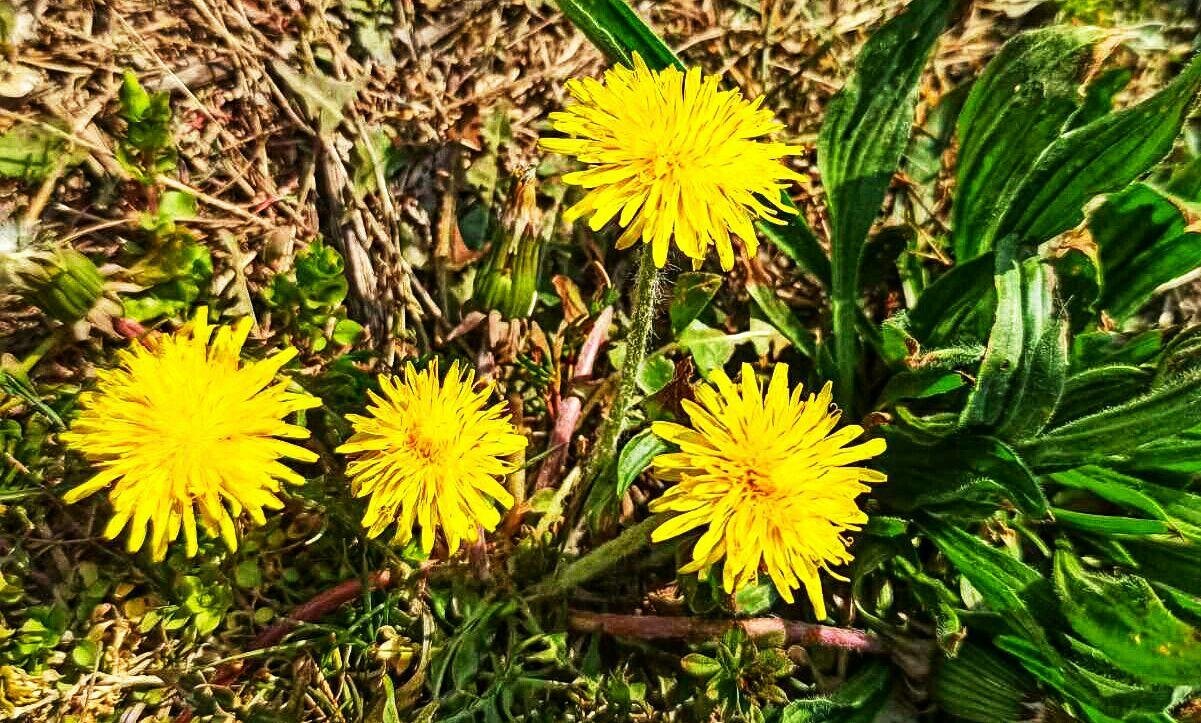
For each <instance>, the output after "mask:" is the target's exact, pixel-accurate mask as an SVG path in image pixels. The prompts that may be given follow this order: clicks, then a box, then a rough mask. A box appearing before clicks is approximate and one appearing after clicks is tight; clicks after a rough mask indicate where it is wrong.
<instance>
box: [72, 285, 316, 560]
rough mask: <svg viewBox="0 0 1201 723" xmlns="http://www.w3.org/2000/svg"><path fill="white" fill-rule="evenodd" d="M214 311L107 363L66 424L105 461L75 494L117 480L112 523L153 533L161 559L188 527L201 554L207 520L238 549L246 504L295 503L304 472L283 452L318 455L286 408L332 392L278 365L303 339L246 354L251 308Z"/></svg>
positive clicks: (77, 443)
mask: <svg viewBox="0 0 1201 723" xmlns="http://www.w3.org/2000/svg"><path fill="white" fill-rule="evenodd" d="M207 316H208V314H207V310H205V309H201V310H200V311H199V312H198V313H197V315H196V317H195V319H194V320H193V321H192V323H191V324H190V325H189V326H187V327H185V328H184V329H182V330H180V331H179V332H177V333H175V334H172V335H164V336H161V337H157V338H154V339H150V340H148V341H147V342H145V343H144V344H134V345H133V346H132V347H130V348H129V349H126V350H123V351H121V352H120V356H119V359H120V363H119V365H118V366H117V367H116V368H113V369H109V370H102V371H100V372H98V373H97V385H96V389H95V391H92V392H86V393H84V394H81V395H80V407H81V411H80V413H79V415H78V417H76V419H75V420H74V422H73V423H72V425H71V428H70V430H69V431H68V432H65V433H64V434H63V435H62V438H63V440H64V441H65V442H66V443H67V444H68V445H69V446H70V447H72V448H74V449H76V450H78V451H79V452H81V453H82V454H83V455H84V456H86V457H87V458H88V459H90V460H91V461H92V462H93V463H94V464H95V465H96V466H97V467H98V468H99V470H100V471H99V472H97V473H96V475H95V476H93V477H92V478H91V479H90V480H88V481H87V482H85V483H83V484H82V485H80V486H78V487H76V488H75V489H73V490H71V491H70V492H68V493H67V494H66V495H65V499H66V501H67V502H76V501H78V500H80V499H83V498H84V497H87V496H88V495H91V494H94V493H95V492H98V491H99V490H101V489H104V488H107V487H110V486H111V488H112V489H111V490H110V491H109V494H108V497H109V500H110V501H111V502H112V506H113V516H112V519H110V520H109V522H108V525H107V527H106V528H105V530H104V535H105V536H106V537H108V538H109V539H114V538H116V537H117V536H118V535H119V534H120V533H121V531H122V530H124V529H125V528H129V539H128V543H127V545H126V547H127V549H128V550H129V551H130V552H136V551H137V550H140V549H141V548H142V546H143V544H144V543H145V542H146V540H147V536H149V541H150V551H151V555H152V557H153V558H154V559H155V560H156V561H157V560H162V559H163V558H164V557H165V556H166V554H167V545H168V543H170V542H171V541H173V540H175V539H177V538H178V537H179V535H180V533H181V532H182V534H183V537H184V544H185V550H186V554H187V555H188V557H191V556H193V555H195V554H196V551H197V546H198V542H197V532H196V527H197V523H198V522H199V525H200V526H201V527H203V528H204V530H205V532H207V533H208V534H209V535H210V536H213V537H217V536H220V537H221V538H222V539H223V540H224V541H225V543H226V544H227V545H228V546H229V548H230V549H231V550H232V549H236V548H237V533H236V531H235V528H234V518H236V517H238V516H239V515H240V514H241V513H242V512H243V511H245V512H247V513H249V515H250V517H251V519H252V520H254V521H255V523H257V524H260V525H261V524H263V523H264V522H265V521H266V519H265V516H264V514H263V510H265V509H278V508H280V507H282V506H283V503H282V502H281V501H280V499H279V497H278V496H277V493H278V492H279V490H280V484H281V482H292V483H301V482H303V481H304V479H303V478H302V477H301V476H300V475H298V474H297V473H296V472H294V471H292V470H291V469H288V467H286V466H284V464H282V463H281V462H280V459H281V458H285V457H286V458H291V459H296V460H301V461H304V462H311V461H314V460H315V459H316V455H315V454H313V453H312V452H310V451H309V450H307V449H304V448H302V447H298V446H296V445H294V444H291V443H289V442H286V441H283V440H282V439H280V438H281V437H283V438H301V439H302V438H305V437H308V434H309V433H308V430H306V429H304V428H303V427H299V426H296V425H293V424H289V423H287V422H285V421H284V418H285V417H286V416H287V415H289V414H291V413H293V412H296V411H299V410H302V409H309V408H311V407H315V406H317V405H318V404H319V403H320V402H319V401H318V400H317V399H316V398H314V397H311V396H309V395H307V394H303V393H295V392H291V391H288V389H287V387H288V381H287V380H286V379H281V378H279V377H278V372H279V370H280V368H281V367H283V365H284V364H286V363H287V362H288V360H290V359H291V358H292V357H293V356H295V354H296V350H295V349H291V348H289V349H285V350H283V351H280V352H277V353H275V354H274V355H272V356H270V357H268V358H266V359H263V360H261V361H256V362H250V363H246V364H243V363H242V360H241V358H240V352H241V350H242V346H243V345H244V344H245V343H246V337H247V336H248V334H249V333H250V326H251V321H250V319H242V320H241V321H240V322H238V323H237V324H235V325H234V326H213V325H211V324H209V323H208V321H207Z"/></svg>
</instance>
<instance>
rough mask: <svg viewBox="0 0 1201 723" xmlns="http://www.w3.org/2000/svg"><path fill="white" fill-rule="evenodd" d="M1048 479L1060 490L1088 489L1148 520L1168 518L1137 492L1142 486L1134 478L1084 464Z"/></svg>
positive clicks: (1057, 473) (1151, 501) (1165, 513)
mask: <svg viewBox="0 0 1201 723" xmlns="http://www.w3.org/2000/svg"><path fill="white" fill-rule="evenodd" d="M1051 479H1052V480H1054V481H1055V482H1057V483H1059V484H1061V485H1063V486H1064V487H1072V488H1074V489H1081V490H1088V491H1089V492H1092V493H1093V494H1095V495H1097V496H1098V497H1100V498H1101V499H1103V500H1106V501H1107V502H1112V503H1113V504H1115V505H1119V506H1121V507H1125V508H1126V509H1130V510H1136V511H1138V512H1141V513H1143V514H1144V515H1146V516H1148V517H1150V518H1152V519H1156V520H1166V519H1168V513H1167V512H1165V511H1164V509H1163V508H1162V507H1160V505H1159V503H1158V502H1156V501H1155V499H1154V498H1152V497H1151V496H1149V495H1147V494H1144V493H1143V492H1142V491H1140V490H1139V488H1140V487H1141V486H1142V483H1141V482H1140V481H1139V480H1138V479H1136V478H1134V477H1128V476H1126V475H1124V474H1121V473H1120V472H1115V471H1114V470H1112V469H1108V468H1106V467H1098V466H1096V465H1087V466H1084V467H1080V468H1077V469H1073V470H1067V471H1065V472H1056V473H1054V474H1052V475H1051Z"/></svg>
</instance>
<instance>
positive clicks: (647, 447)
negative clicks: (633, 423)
mask: <svg viewBox="0 0 1201 723" xmlns="http://www.w3.org/2000/svg"><path fill="white" fill-rule="evenodd" d="M668 449H670V446H669V445H668V444H667V443H666V442H664V441H663V440H662V439H660V438H659V437H657V436H655V435H654V434H653V433H652V432H651V430H650V429H644V430H642V431H641V432H639V433H638V434H635V435H634V436H633V437H631V438H630V441H629V442H626V445H625V446H624V447H622V448H621V455H620V456H619V457H618V458H617V497H618V498H620V497H621V496H622V495H624V494H625V493H626V490H628V489H629V488H630V485H632V484H634V480H636V479H638V475H640V474H642V472H643V471H644V470H646V468H647V467H649V466H650V464H651V461H652V460H654V458H655V457H656V456H657V455H660V454H663V453H664V452H666V451H668Z"/></svg>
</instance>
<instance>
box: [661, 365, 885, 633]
mask: <svg viewBox="0 0 1201 723" xmlns="http://www.w3.org/2000/svg"><path fill="white" fill-rule="evenodd" d="M713 382H714V384H715V385H716V388H714V387H712V386H709V385H701V386H700V387H699V388H698V389H697V394H696V396H697V400H698V401H699V402H700V404H697V403H695V402H691V401H685V402H684V403H683V404H684V409H685V411H686V412H687V413H688V416H689V418H690V420H691V421H692V427H691V428H689V427H684V426H681V425H679V424H672V423H668V422H656V423H655V424H654V426H653V427H652V429H653V430H654V433H655V434H657V435H658V436H660V437H662V438H663V439H666V440H668V441H670V442H673V443H675V444H676V445H678V446H679V448H680V451H679V452H674V453H669V454H662V455H659V456H658V457H656V458H655V460H654V472H655V474H656V475H657V476H658V477H659V478H661V479H664V480H668V481H672V482H676V483H677V484H676V485H675V486H674V487H672V488H670V489H669V490H668V491H667V492H666V493H664V495H663V496H662V497H660V498H659V499H657V500H655V501H654V502H652V503H651V510H652V511H655V512H664V511H665V512H675V513H678V514H677V515H675V516H674V517H672V518H671V519H669V520H668V521H667V522H665V523H663V524H662V525H660V526H659V527H658V528H657V529H656V530H655V531H654V533H653V534H652V537H651V539H652V540H654V541H656V542H659V541H662V540H666V539H669V538H672V537H675V536H677V535H680V534H683V533H685V532H688V531H690V530H693V529H696V528H701V527H703V528H706V529H705V532H704V534H702V535H701V537H700V539H699V540H698V541H697V543H696V546H695V547H694V548H693V550H692V561H691V562H689V563H688V564H687V565H685V566H684V567H683V568H681V572H700V573H701V575H702V577H703V576H704V575H705V574H707V572H708V570H709V568H710V567H711V566H712V565H714V564H715V563H717V562H719V561H721V560H722V559H723V558H724V559H725V564H724V569H723V573H722V579H723V586H724V588H725V590H726V591H727V592H731V593H732V592H735V591H736V590H739V589H741V588H743V587H745V586H746V585H749V584H751V583H753V582H754V581H755V579H756V578H757V577H758V574H759V570H760V568H766V570H767V574H768V575H769V576H770V577H771V579H772V582H773V583H775V586H776V589H777V590H779V592H780V595H781V596H782V597H783V598H784V599H785V600H787V601H788V602H793V596H792V591H793V590H794V589H796V588H798V587H800V586H801V585H804V587H805V590H806V591H807V592H808V594H809V600H810V602H812V603H813V608H814V610H815V611H816V612H817V617H818V618H819V619H822V618H825V616H826V606H825V603H824V600H823V597H822V585H821V579H820V578H819V576H818V573H819V572H820V571H821V570H825V571H826V572H830V566H831V565H837V564H841V563H846V562H850V560H851V555H850V553H849V552H848V550H847V540H846V538H844V537H843V534H842V533H843V532H845V531H847V530H856V529H859V526H860V525H861V524H863V523H864V522H866V521H867V516H866V515H865V514H864V513H863V512H862V511H861V510H860V509H859V507H858V506H856V504H855V498H856V497H857V496H859V495H860V494H861V493H863V492H866V491H867V490H868V487H867V485H865V484H863V483H865V482H883V481H884V479H885V477H884V475H883V474H882V473H880V472H876V471H874V470H870V469H865V468H863V467H855V466H849V465H852V464H853V463H855V462H861V461H863V460H866V459H870V458H871V457H875V456H876V455H878V454H880V453H881V452H883V451H884V440H882V439H871V440H868V441H866V442H864V443H862V444H856V445H852V446H847V444H848V443H849V442H851V441H852V440H854V439H855V438H856V437H858V436H859V435H861V434H863V428H862V427H859V426H856V425H848V426H845V427H842V428H841V429H839V430H838V431H834V428H835V426H837V424H838V420H839V417H840V416H841V415H840V413H839V412H837V411H833V412H832V411H831V410H830V385H829V384H826V386H825V387H824V388H823V389H822V390H821V393H819V394H817V395H816V396H814V395H813V394H810V395H809V397H808V398H807V399H806V398H804V397H803V396H802V389H801V387H800V386H799V385H798V386H797V388H796V389H795V390H793V391H792V392H791V394H790V393H789V389H788V367H787V365H784V364H777V365H776V368H775V370H774V372H773V373H772V377H771V382H770V383H769V384H768V386H767V393H766V394H763V393H761V391H760V388H759V383H758V381H756V379H755V375H754V372H753V371H752V370H751V367H750V365H749V364H745V365H743V367H742V380H741V383H740V384H738V385H735V384H734V382H732V381H731V380H730V378H729V377H727V376H726V375H725V374H724V373H723V372H721V371H718V372H716V373H715V374H714V375H713ZM831 574H833V573H831Z"/></svg>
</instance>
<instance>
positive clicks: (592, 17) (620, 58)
mask: <svg viewBox="0 0 1201 723" xmlns="http://www.w3.org/2000/svg"><path fill="white" fill-rule="evenodd" d="M555 3H556V4H557V5H558V6H559V10H561V11H562V12H563V14H564V15H565V16H567V19H568V20H570V21H571V23H572V24H573V25H575V26H576V27H577V28H579V29H580V32H582V33H583V34H584V37H586V38H588V40H589V41H591V42H592V44H593V45H595V46H596V47H597V48H599V49H600V51H601V52H602V53H604V54H605V57H607V58H608V59H609V61H610V62H612V63H621V64H622V65H626V66H629V67H633V65H634V53H638V54H639V55H641V56H642V59H643V60H645V61H646V64H647V65H648V66H650V67H651V68H654V69H662V68H666V67H668V66H671V65H675V66H677V67H683V65H682V64H681V63H680V61H679V59H678V58H676V56H675V54H674V53H672V52H671V49H670V48H668V47H667V45H666V44H665V43H664V42H663V41H662V40H660V39H659V36H658V35H656V34H655V32H654V31H653V30H651V29H650V28H649V27H648V26H647V24H646V23H645V22H643V21H642V18H640V17H638V14H637V13H635V12H634V11H633V10H632V9H631V8H630V6H629V5H628V4H627V3H626V2H625V0H555Z"/></svg>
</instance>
